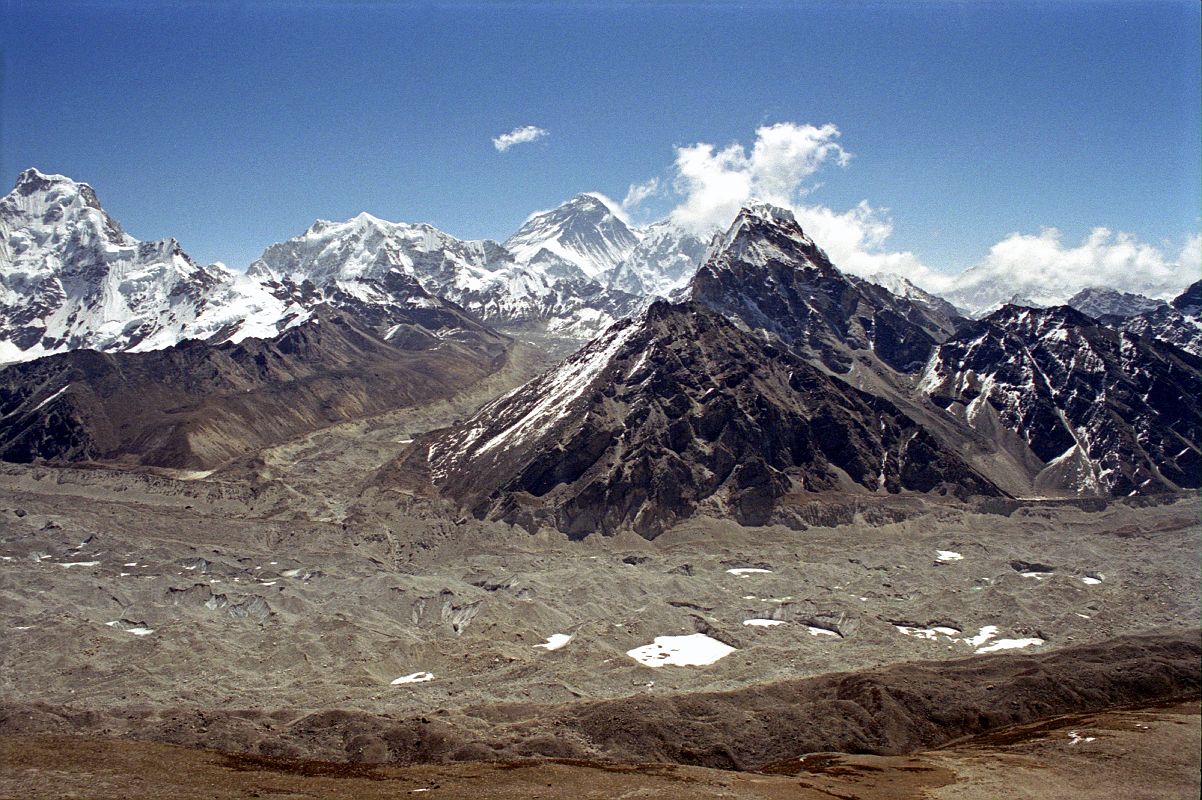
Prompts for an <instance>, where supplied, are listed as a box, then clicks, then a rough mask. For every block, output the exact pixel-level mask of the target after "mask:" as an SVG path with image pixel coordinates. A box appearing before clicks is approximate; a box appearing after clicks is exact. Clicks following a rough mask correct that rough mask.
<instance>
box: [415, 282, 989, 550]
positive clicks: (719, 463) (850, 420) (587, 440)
mask: <svg viewBox="0 0 1202 800" xmlns="http://www.w3.org/2000/svg"><path fill="white" fill-rule="evenodd" d="M426 452H428V454H429V455H428V462H429V467H430V471H431V476H432V478H433V480H434V483H435V485H436V486H438V487H439V488H440V489H442V490H443V491H444V492H445V493H447V494H449V495H450V496H452V497H454V498H456V499H457V500H459V501H460V502H461V503H462V504H463V505H464V506H465V507H467V508H470V509H471V510H472V511H473V513H475V514H476V515H478V516H480V517H491V518H500V519H504V520H507V521H510V522H515V523H519V524H523V525H527V526H529V527H535V526H537V525H539V524H550V525H553V526H554V527H556V528H558V529H560V530H562V531H564V532H566V533H568V534H569V535H571V536H573V537H583V536H587V535H588V534H590V533H595V532H602V533H610V532H613V531H615V530H616V529H618V528H619V527H622V526H625V525H629V526H631V527H633V528H634V530H636V531H637V532H639V533H640V534H641V535H643V536H644V537H647V538H653V537H654V536H656V535H657V534H659V533H660V532H661V531H662V530H664V529H665V528H666V527H668V526H670V525H671V524H672V523H673V522H675V521H676V520H678V519H681V518H684V517H687V516H689V515H691V514H692V513H693V512H694V511H695V510H696V509H697V507H698V506H699V504H701V503H703V502H706V503H710V504H714V505H716V506H717V507H718V508H720V509H724V510H725V511H726V513H729V514H730V515H731V516H733V517H734V518H735V519H737V520H739V521H740V522H742V523H744V524H751V525H758V524H764V523H766V522H767V521H768V520H769V519H770V517H771V515H772V511H773V507H774V504H775V501H776V500H777V499H778V498H780V497H782V496H783V495H785V494H786V493H788V492H789V491H791V490H792V489H793V488H794V487H796V488H799V489H801V490H804V491H822V490H832V489H846V490H853V491H857V492H863V491H872V492H878V491H879V492H889V493H896V492H900V491H902V490H914V491H921V492H928V491H938V492H948V493H954V494H958V495H963V494H996V493H997V490H996V488H994V487H993V485H992V484H991V483H989V482H988V481H987V480H985V479H983V478H981V477H980V476H979V475H978V474H976V473H975V472H974V471H972V470H971V469H969V468H968V467H967V466H966V465H965V464H964V463H963V462H962V461H961V460H960V459H959V457H958V456H956V455H954V454H952V453H950V452H947V451H946V450H944V449H943V448H941V447H940V446H939V445H938V444H937V443H936V442H935V440H934V439H933V438H932V437H930V436H929V434H927V433H926V432H925V431H924V430H922V429H921V428H920V427H918V426H917V425H916V424H915V423H914V422H913V421H912V420H911V419H910V418H909V417H907V416H906V415H905V414H903V413H902V412H900V411H899V410H898V409H897V408H896V407H895V406H893V405H892V404H891V403H889V402H888V401H886V400H883V399H881V398H878V397H874V396H872V395H869V394H867V393H864V392H861V391H859V390H857V389H854V388H852V387H850V386H848V385H847V384H845V383H843V381H841V380H840V379H838V378H835V377H832V376H830V375H828V374H826V373H825V372H823V371H822V370H820V369H818V368H817V367H814V366H812V365H810V364H808V363H807V362H805V361H803V360H801V359H800V358H798V357H796V356H794V355H792V354H790V353H788V352H786V351H785V350H783V349H782V348H781V347H780V346H778V345H775V344H772V343H769V342H766V341H765V340H764V339H763V338H762V337H760V336H757V335H755V334H752V333H748V332H745V331H742V330H740V329H739V328H737V327H736V326H735V325H734V324H733V323H732V322H730V321H728V320H727V319H725V318H724V317H722V316H720V315H718V314H715V313H714V312H712V311H710V310H709V309H708V308H706V307H705V306H702V305H700V304H697V303H682V304H669V303H665V302H659V303H656V304H654V305H652V306H651V307H650V308H649V309H648V311H647V313H646V314H645V315H644V316H643V317H642V318H640V319H638V320H633V321H628V322H626V323H620V324H619V325H616V326H614V327H613V328H611V329H610V330H609V331H608V332H607V333H606V334H605V335H603V336H601V337H599V338H598V339H596V340H594V341H593V342H592V343H590V344H589V345H588V346H587V347H585V348H584V349H583V350H581V351H580V352H579V353H577V354H576V355H575V356H573V357H572V358H571V359H569V360H568V361H566V362H564V363H563V364H562V365H561V366H559V367H558V368H556V369H555V370H552V371H550V372H548V373H546V374H545V375H543V376H542V377H540V378H538V379H536V380H535V381H532V382H531V383H529V384H527V385H526V386H524V387H522V388H521V389H519V390H517V391H516V392H513V393H511V394H509V395H507V396H505V397H503V398H501V399H499V400H497V401H495V402H493V403H491V404H490V405H488V406H486V407H484V408H483V409H482V410H481V411H480V412H479V413H478V414H476V415H475V416H474V417H472V418H471V419H469V420H468V421H467V422H465V423H464V424H463V425H462V426H460V427H458V428H456V429H453V430H451V431H448V432H445V433H443V434H440V435H437V436H435V437H433V438H431V439H430V440H428V441H427V450H426Z"/></svg>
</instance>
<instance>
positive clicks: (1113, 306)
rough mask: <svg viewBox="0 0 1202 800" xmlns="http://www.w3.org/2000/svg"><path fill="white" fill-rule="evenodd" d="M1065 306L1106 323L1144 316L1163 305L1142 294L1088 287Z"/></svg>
mask: <svg viewBox="0 0 1202 800" xmlns="http://www.w3.org/2000/svg"><path fill="white" fill-rule="evenodd" d="M1065 305H1067V306H1072V307H1073V308H1075V309H1077V310H1078V311H1080V312H1081V313H1082V314H1086V315H1088V316H1091V317H1093V318H1094V319H1100V320H1103V321H1105V322H1107V323H1109V322H1114V321H1119V320H1124V319H1128V318H1129V317H1134V316H1136V315H1138V314H1144V313H1147V312H1148V311H1151V310H1152V309H1154V308H1158V307H1159V306H1162V305H1164V303H1163V302H1162V301H1160V300H1153V299H1152V298H1151V297H1144V296H1143V295H1142V294H1132V293H1131V292H1120V291H1117V290H1115V289H1107V288H1104V287H1098V286H1090V287H1087V288H1085V289H1082V290H1081V291H1079V292H1077V293H1076V294H1075V295H1073V296H1072V297H1070V298H1069V299H1068V300H1067V301H1066V302H1065Z"/></svg>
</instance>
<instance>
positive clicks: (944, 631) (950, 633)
mask: <svg viewBox="0 0 1202 800" xmlns="http://www.w3.org/2000/svg"><path fill="white" fill-rule="evenodd" d="M893 627H894V628H897V631H898V633H904V634H905V635H906V636H914V637H917V638H919V639H937V638H938V637H939V636H940V635H943V636H947V637H949V638H954V637H956V636H958V635H959V634H960V631H958V630H956V629H955V628H950V627H947V626H946V625H935V626H934V627H931V628H912V627H910V626H908V625H894V626H893Z"/></svg>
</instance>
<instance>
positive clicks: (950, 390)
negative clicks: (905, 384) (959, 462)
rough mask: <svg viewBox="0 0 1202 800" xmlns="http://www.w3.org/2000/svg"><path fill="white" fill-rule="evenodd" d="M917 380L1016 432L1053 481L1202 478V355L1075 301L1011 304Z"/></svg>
mask: <svg viewBox="0 0 1202 800" xmlns="http://www.w3.org/2000/svg"><path fill="white" fill-rule="evenodd" d="M920 388H921V389H922V391H924V392H925V393H926V394H927V395H929V396H930V397H931V399H932V400H933V401H934V402H935V403H936V404H937V405H939V406H941V407H943V408H946V409H948V411H949V413H952V414H954V415H957V416H960V417H962V418H963V419H964V420H965V421H966V422H967V423H968V424H969V425H972V426H973V427H976V428H978V429H982V430H984V429H989V430H995V429H996V430H1002V429H1004V430H1007V431H1011V432H1013V433H1015V434H1017V439H1016V440H1015V441H1016V442H1021V443H1025V446H1026V447H1027V448H1029V449H1030V451H1031V452H1032V453H1033V454H1034V455H1035V456H1036V457H1037V458H1038V459H1039V461H1040V462H1042V463H1043V464H1045V465H1046V467H1045V469H1044V472H1043V473H1041V474H1040V476H1039V478H1038V479H1037V480H1038V482H1039V483H1040V484H1041V485H1044V486H1047V487H1049V488H1058V489H1070V490H1074V491H1078V492H1084V493H1090V494H1122V495H1125V494H1129V493H1133V492H1141V493H1146V492H1156V491H1172V490H1175V489H1178V488H1187V487H1188V488H1196V487H1197V486H1199V485H1200V483H1202V422H1200V420H1202V401H1200V400H1199V394H1200V392H1202V360H1200V359H1199V358H1197V357H1196V356H1193V355H1191V354H1190V353H1187V352H1184V351H1182V350H1179V349H1177V348H1175V347H1173V346H1171V345H1167V344H1165V343H1163V342H1159V341H1156V340H1154V339H1148V338H1144V337H1140V336H1136V335H1133V334H1131V333H1128V332H1120V331H1115V330H1111V329H1109V328H1106V327H1104V326H1102V325H1101V324H1100V323H1098V322H1097V321H1096V320H1094V319H1092V318H1090V317H1087V316H1085V315H1084V314H1082V313H1080V312H1079V311H1076V310H1074V309H1072V308H1070V307H1068V306H1057V307H1054V308H1049V309H1032V308H1021V307H1018V306H1004V307H1003V308H1001V309H1000V310H998V311H997V312H995V313H993V314H991V315H990V316H989V317H987V318H986V319H984V320H981V321H979V322H976V323H974V324H973V325H971V326H969V327H967V328H965V329H964V330H963V331H962V332H961V333H960V334H959V335H957V336H955V337H954V338H952V339H949V340H948V341H946V342H944V343H943V344H942V345H941V346H940V347H939V349H938V350H937V351H936V353H935V354H934V355H933V356H932V359H931V362H930V364H929V365H928V367H927V371H926V374H925V375H924V376H923V378H922V381H921V383H920Z"/></svg>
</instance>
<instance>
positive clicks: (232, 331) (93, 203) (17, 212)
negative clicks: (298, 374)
mask: <svg viewBox="0 0 1202 800" xmlns="http://www.w3.org/2000/svg"><path fill="white" fill-rule="evenodd" d="M300 316H302V314H301V312H300V311H299V310H298V309H290V308H288V307H287V305H286V304H283V303H281V302H280V301H279V300H278V299H277V298H275V297H273V296H272V295H271V294H270V293H269V292H267V291H265V290H264V289H263V288H262V287H261V286H260V285H259V284H258V283H257V282H255V281H253V280H247V279H246V278H245V277H244V276H238V275H236V274H235V273H233V272H231V271H230V270H228V269H226V268H225V267H223V266H222V265H220V264H212V265H209V266H201V265H199V264H197V263H196V262H195V261H193V260H192V259H191V258H190V257H189V256H188V254H187V253H185V252H184V251H183V249H182V248H181V247H180V245H179V243H178V242H177V241H175V240H174V239H162V240H158V241H153V242H141V241H139V240H137V239H135V238H134V237H132V236H130V235H129V234H127V233H125V231H124V230H123V229H122V228H121V225H120V224H119V223H118V222H117V221H116V220H114V219H113V218H112V217H110V216H109V215H108V214H107V213H105V211H104V209H103V208H102V207H101V205H100V203H99V201H98V199H97V197H96V193H95V192H94V191H93V190H92V188H91V187H90V186H88V185H87V184H85V183H78V182H76V181H73V180H71V179H70V178H67V177H65V176H62V175H48V174H46V173H42V172H39V171H38V170H36V169H29V170H26V171H25V172H22V173H21V175H20V177H19V178H18V179H17V184H16V186H15V188H14V189H13V190H12V191H11V192H10V193H9V194H8V195H7V196H5V197H4V198H3V199H2V200H0V362H9V361H23V360H28V359H31V358H38V357H40V356H43V355H48V354H51V353H57V352H62V351H65V350H74V349H79V348H92V349H97V350H130V351H138V350H154V349H159V348H163V347H168V346H170V345H172V344H175V343H177V342H179V341H181V340H182V339H187V338H208V337H210V336H213V335H215V334H218V333H221V334H223V335H224V336H225V337H227V338H232V339H240V338H244V337H246V336H254V335H275V334H276V333H277V332H278V331H279V330H280V329H282V328H283V327H286V326H287V325H289V324H294V323H295V322H296V321H297V320H298V319H299V318H300Z"/></svg>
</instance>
